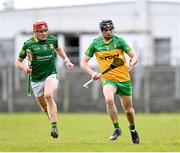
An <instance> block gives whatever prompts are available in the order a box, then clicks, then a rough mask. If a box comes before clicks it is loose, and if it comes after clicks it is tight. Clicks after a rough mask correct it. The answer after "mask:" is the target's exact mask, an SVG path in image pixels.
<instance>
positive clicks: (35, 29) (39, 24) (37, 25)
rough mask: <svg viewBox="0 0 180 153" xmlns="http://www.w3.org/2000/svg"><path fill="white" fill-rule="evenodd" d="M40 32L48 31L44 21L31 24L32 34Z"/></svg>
mask: <svg viewBox="0 0 180 153" xmlns="http://www.w3.org/2000/svg"><path fill="white" fill-rule="evenodd" d="M40 30H48V25H47V23H46V22H45V21H36V22H35V23H34V24H33V32H38V31H40Z"/></svg>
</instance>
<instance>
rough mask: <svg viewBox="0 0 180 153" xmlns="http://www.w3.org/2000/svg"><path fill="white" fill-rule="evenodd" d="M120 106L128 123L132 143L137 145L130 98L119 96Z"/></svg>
mask: <svg viewBox="0 0 180 153" xmlns="http://www.w3.org/2000/svg"><path fill="white" fill-rule="evenodd" d="M120 100H121V104H122V107H123V109H124V112H125V114H126V116H127V119H128V121H129V124H130V125H129V129H130V132H131V137H132V141H133V143H137V144H138V143H139V136H138V133H137V131H136V128H135V112H134V109H133V107H132V96H120Z"/></svg>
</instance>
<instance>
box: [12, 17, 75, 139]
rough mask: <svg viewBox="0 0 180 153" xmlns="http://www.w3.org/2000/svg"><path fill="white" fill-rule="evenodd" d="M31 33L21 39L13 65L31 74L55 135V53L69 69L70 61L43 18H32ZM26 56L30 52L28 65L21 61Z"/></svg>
mask: <svg viewBox="0 0 180 153" xmlns="http://www.w3.org/2000/svg"><path fill="white" fill-rule="evenodd" d="M33 33H34V35H33V36H32V37H31V38H30V39H28V40H27V41H25V42H24V44H23V47H22V50H21V51H20V53H19V57H18V58H17V59H16V63H15V65H16V66H17V67H18V68H19V69H20V70H22V71H24V72H25V73H27V74H31V86H32V90H33V93H34V96H35V97H36V100H37V102H38V104H39V106H40V107H41V109H42V110H43V111H44V112H46V113H47V115H48V118H49V120H50V122H51V136H52V137H53V138H58V128H57V106H56V103H55V101H54V97H53V95H54V93H55V91H56V90H57V87H58V76H57V69H56V62H55V61H56V59H55V58H56V53H57V55H59V56H60V57H62V58H63V59H64V62H65V65H66V67H67V68H68V69H69V70H72V69H73V66H74V65H73V64H72V63H71V62H70V60H69V58H68V57H67V55H66V53H65V52H64V50H63V49H62V48H61V46H60V45H59V44H58V40H57V38H56V37H55V36H53V35H49V32H48V25H47V23H46V22H45V21H41V20H40V21H36V22H35V23H34V24H33ZM29 54H30V55H29ZM26 56H28V57H29V56H31V59H29V60H31V65H30V67H26V66H25V65H24V64H23V63H22V62H23V60H24V59H25V58H26Z"/></svg>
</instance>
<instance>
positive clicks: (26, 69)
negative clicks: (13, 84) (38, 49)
mask: <svg viewBox="0 0 180 153" xmlns="http://www.w3.org/2000/svg"><path fill="white" fill-rule="evenodd" d="M23 60H24V58H20V57H18V58H17V59H16V61H15V66H16V67H17V68H18V69H20V70H21V71H24V72H25V73H31V72H32V69H31V68H29V67H26V66H25V65H24V64H23V63H22V62H23Z"/></svg>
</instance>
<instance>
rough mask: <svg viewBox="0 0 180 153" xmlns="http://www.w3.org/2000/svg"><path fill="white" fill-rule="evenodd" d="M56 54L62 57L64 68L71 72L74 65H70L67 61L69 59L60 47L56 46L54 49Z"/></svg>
mask: <svg viewBox="0 0 180 153" xmlns="http://www.w3.org/2000/svg"><path fill="white" fill-rule="evenodd" d="M56 52H57V54H58V55H59V56H60V57H62V58H63V59H64V63H65V64H66V67H67V68H68V69H69V70H72V69H73V68H74V64H72V63H71V61H70V60H69V58H68V57H67V55H66V53H65V51H64V49H63V48H62V47H61V46H58V47H57V48H56Z"/></svg>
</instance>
